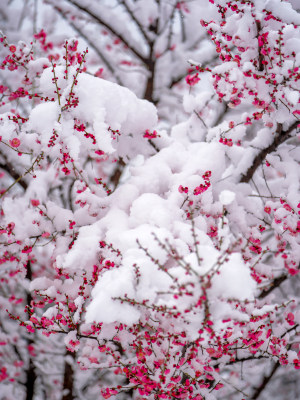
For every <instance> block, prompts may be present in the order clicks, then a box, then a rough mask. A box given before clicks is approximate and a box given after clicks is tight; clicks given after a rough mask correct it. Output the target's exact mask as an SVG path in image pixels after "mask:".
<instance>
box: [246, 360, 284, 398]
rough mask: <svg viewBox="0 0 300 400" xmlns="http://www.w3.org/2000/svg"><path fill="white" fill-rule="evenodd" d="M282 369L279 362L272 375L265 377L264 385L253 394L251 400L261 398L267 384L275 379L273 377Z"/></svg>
mask: <svg viewBox="0 0 300 400" xmlns="http://www.w3.org/2000/svg"><path fill="white" fill-rule="evenodd" d="M279 367H280V364H279V362H277V363H276V364H275V365H274V366H273V368H272V370H271V372H270V374H269V375H268V376H265V377H264V379H263V381H262V383H261V384H260V386H259V387H258V388H257V389H256V391H255V392H254V393H253V395H252V397H251V400H256V399H258V398H259V396H260V394H261V393H262V392H263V390H264V389H265V387H266V386H267V384H268V383H269V382H270V380H271V379H272V378H273V375H274V374H275V372H276V371H277V369H278V368H279Z"/></svg>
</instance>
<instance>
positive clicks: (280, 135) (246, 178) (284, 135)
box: [240, 121, 299, 183]
mask: <svg viewBox="0 0 300 400" xmlns="http://www.w3.org/2000/svg"><path fill="white" fill-rule="evenodd" d="M298 124H299V121H296V122H294V123H293V124H292V125H291V126H290V127H289V128H288V129H287V130H286V131H282V124H277V129H276V133H275V137H274V140H273V142H272V143H271V144H270V146H268V147H266V148H265V149H262V150H261V151H260V152H259V153H258V154H257V156H256V157H255V158H254V160H253V163H252V165H251V167H250V168H249V169H248V171H247V172H246V174H245V175H242V177H241V180H240V182H241V183H249V182H250V180H251V179H252V177H253V175H254V174H255V171H256V170H257V168H258V167H259V166H260V165H261V163H262V162H263V161H264V159H265V158H266V156H267V155H268V154H270V153H272V152H273V151H275V150H277V148H278V147H279V146H280V145H281V144H282V143H284V142H285V141H286V140H287V139H289V138H290V134H291V132H292V131H293V130H294V129H296V127H297V125H298Z"/></svg>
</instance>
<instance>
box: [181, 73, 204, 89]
mask: <svg viewBox="0 0 300 400" xmlns="http://www.w3.org/2000/svg"><path fill="white" fill-rule="evenodd" d="M185 81H186V83H187V84H188V85H190V86H194V85H196V83H197V82H199V81H200V78H199V77H198V73H196V75H188V76H186V78H185Z"/></svg>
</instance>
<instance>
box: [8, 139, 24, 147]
mask: <svg viewBox="0 0 300 400" xmlns="http://www.w3.org/2000/svg"><path fill="white" fill-rule="evenodd" d="M9 143H10V145H11V146H12V147H19V146H20V144H21V141H20V139H18V138H13V139H12V140H10V141H9Z"/></svg>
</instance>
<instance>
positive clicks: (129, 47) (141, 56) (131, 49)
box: [67, 0, 148, 64]
mask: <svg viewBox="0 0 300 400" xmlns="http://www.w3.org/2000/svg"><path fill="white" fill-rule="evenodd" d="M67 1H68V2H69V3H70V4H72V5H73V6H74V7H77V8H78V9H79V10H81V11H83V12H84V13H86V14H87V15H89V16H90V17H92V18H93V19H94V20H95V21H97V22H98V23H99V24H100V25H103V26H104V27H105V28H106V29H107V30H109V31H110V32H111V33H112V34H113V35H114V36H116V37H117V38H118V39H120V40H121V41H122V42H123V43H124V44H125V46H127V47H128V49H129V50H130V51H131V52H132V53H133V54H134V55H135V56H136V57H137V58H138V59H139V60H140V61H142V62H143V63H144V64H147V61H148V60H147V58H145V57H144V56H143V55H142V54H141V53H139V52H138V51H137V50H136V49H135V48H134V47H133V46H132V45H131V44H130V43H129V42H128V41H127V40H126V39H125V38H124V36H123V35H121V34H120V33H119V32H117V31H116V30H115V29H114V28H113V27H112V26H111V25H110V24H108V23H107V22H105V21H104V20H103V19H102V18H101V17H99V16H98V15H96V14H95V13H94V12H93V11H91V10H89V9H88V8H86V7H83V6H81V5H80V4H78V3H76V1H74V0H67Z"/></svg>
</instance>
